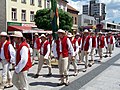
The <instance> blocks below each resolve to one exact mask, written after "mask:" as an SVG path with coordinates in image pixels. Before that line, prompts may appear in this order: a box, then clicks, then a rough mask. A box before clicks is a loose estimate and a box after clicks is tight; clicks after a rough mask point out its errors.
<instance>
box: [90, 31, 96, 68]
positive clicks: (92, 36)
mask: <svg viewBox="0 0 120 90" xmlns="http://www.w3.org/2000/svg"><path fill="white" fill-rule="evenodd" d="M90 35H91V39H92V49H91V52H90V56H91V61H90V64H89V65H90V66H91V65H93V64H94V59H93V56H94V50H95V48H96V42H97V38H96V36H95V33H94V32H91V33H90Z"/></svg>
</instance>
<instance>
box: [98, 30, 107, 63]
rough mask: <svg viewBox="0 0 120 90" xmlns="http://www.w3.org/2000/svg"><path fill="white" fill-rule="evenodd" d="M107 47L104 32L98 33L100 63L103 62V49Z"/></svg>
mask: <svg viewBox="0 0 120 90" xmlns="http://www.w3.org/2000/svg"><path fill="white" fill-rule="evenodd" d="M104 47H107V43H106V39H105V36H104V35H102V32H98V37H97V49H98V54H99V57H100V59H99V62H101V60H102V57H103V56H102V54H103V50H102V49H103V48H104Z"/></svg>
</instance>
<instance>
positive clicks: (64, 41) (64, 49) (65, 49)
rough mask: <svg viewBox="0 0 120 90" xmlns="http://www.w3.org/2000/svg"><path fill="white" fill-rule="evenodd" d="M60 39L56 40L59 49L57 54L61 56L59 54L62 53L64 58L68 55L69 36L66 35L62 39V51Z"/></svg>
mask: <svg viewBox="0 0 120 90" xmlns="http://www.w3.org/2000/svg"><path fill="white" fill-rule="evenodd" d="M59 43H60V41H59V39H58V40H56V45H57V46H56V50H57V55H58V58H59V55H60V54H62V56H63V58H64V57H68V45H67V37H66V36H64V37H63V38H62V40H61V44H62V52H60V44H59Z"/></svg>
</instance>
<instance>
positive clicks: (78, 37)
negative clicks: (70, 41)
mask: <svg viewBox="0 0 120 90" xmlns="http://www.w3.org/2000/svg"><path fill="white" fill-rule="evenodd" d="M75 39H77V41H78V45H79V52H78V55H79V63H81V49H80V44H81V43H82V37H81V35H80V33H76V35H75Z"/></svg>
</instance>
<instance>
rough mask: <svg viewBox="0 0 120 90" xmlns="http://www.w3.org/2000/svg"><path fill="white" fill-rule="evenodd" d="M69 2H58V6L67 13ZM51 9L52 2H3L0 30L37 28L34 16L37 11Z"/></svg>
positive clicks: (3, 0)
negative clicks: (19, 27) (14, 27)
mask: <svg viewBox="0 0 120 90" xmlns="http://www.w3.org/2000/svg"><path fill="white" fill-rule="evenodd" d="M60 1H62V2H60ZM67 3H68V2H67V1H66V0H58V1H57V6H59V7H60V8H61V9H63V10H65V11H67ZM44 8H51V2H50V0H1V1H0V12H1V13H0V30H2V31H7V28H8V27H9V26H16V25H18V26H31V27H32V26H35V22H34V15H35V13H36V11H37V10H40V9H44Z"/></svg>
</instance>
